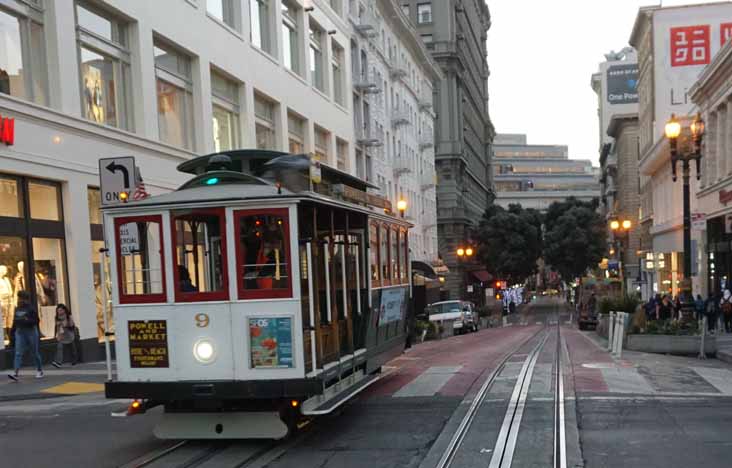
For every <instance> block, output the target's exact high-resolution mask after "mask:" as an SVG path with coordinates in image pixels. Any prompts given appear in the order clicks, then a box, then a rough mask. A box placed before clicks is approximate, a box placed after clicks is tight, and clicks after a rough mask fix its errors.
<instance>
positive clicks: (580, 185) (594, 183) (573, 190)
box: [493, 134, 600, 211]
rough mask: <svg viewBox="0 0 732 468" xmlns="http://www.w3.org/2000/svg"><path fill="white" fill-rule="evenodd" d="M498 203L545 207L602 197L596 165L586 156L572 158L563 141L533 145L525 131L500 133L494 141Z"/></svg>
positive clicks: (503, 205) (536, 207) (502, 204)
mask: <svg viewBox="0 0 732 468" xmlns="http://www.w3.org/2000/svg"><path fill="white" fill-rule="evenodd" d="M493 153H494V160H493V170H494V174H493V180H494V185H495V187H496V203H497V204H499V205H500V206H502V207H504V208H507V207H508V205H511V204H519V205H521V206H523V207H524V208H534V209H537V210H542V211H543V210H546V209H547V208H549V205H551V204H552V203H554V202H559V201H564V200H566V199H567V198H569V197H574V198H577V199H579V200H583V201H592V200H593V199H596V198H600V187H599V184H598V171H597V168H594V167H593V166H592V162H591V161H589V160H583V159H569V149H568V147H567V146H562V145H530V144H528V143H527V138H526V135H503V134H498V135H496V137H495V140H494V144H493Z"/></svg>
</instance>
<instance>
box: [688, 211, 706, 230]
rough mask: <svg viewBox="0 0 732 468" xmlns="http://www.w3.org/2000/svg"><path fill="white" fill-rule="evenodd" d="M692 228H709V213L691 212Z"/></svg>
mask: <svg viewBox="0 0 732 468" xmlns="http://www.w3.org/2000/svg"><path fill="white" fill-rule="evenodd" d="M691 228H692V229H694V230H697V231H706V230H707V215H706V214H705V213H692V214H691Z"/></svg>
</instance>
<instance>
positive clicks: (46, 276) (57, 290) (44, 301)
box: [32, 237, 68, 339]
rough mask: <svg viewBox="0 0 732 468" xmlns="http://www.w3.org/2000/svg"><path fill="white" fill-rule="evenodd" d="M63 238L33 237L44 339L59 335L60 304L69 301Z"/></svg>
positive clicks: (38, 305) (35, 273) (38, 298)
mask: <svg viewBox="0 0 732 468" xmlns="http://www.w3.org/2000/svg"><path fill="white" fill-rule="evenodd" d="M64 257H65V255H64V245H63V241H62V240H61V239H45V238H38V237H34V238H33V278H32V280H33V281H34V282H35V291H36V305H37V307H38V315H39V317H40V319H41V323H40V325H39V329H40V331H41V338H44V339H51V338H54V337H55V324H56V306H57V305H59V304H68V300H67V298H66V271H65V268H64V265H66V261H65V258H64Z"/></svg>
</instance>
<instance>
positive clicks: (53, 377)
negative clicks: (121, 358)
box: [0, 362, 115, 403]
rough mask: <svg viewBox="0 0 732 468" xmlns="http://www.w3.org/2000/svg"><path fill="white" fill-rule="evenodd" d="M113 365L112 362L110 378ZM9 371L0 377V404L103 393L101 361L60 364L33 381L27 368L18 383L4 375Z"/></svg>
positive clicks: (33, 375) (103, 368)
mask: <svg viewBox="0 0 732 468" xmlns="http://www.w3.org/2000/svg"><path fill="white" fill-rule="evenodd" d="M114 370H115V365H114V363H112V372H113V375H114ZM10 372H12V371H11V370H6V371H3V372H2V374H1V375H0V403H2V402H6V401H20V400H36V399H45V398H55V397H63V396H73V395H80V394H85V393H100V392H104V382H105V381H106V380H107V367H106V363H105V362H89V363H83V364H79V365H76V366H73V367H72V366H71V365H69V364H66V365H64V367H62V368H61V369H56V368H55V367H51V366H49V367H46V368H44V369H43V373H44V374H45V375H44V377H43V378H42V379H36V378H35V374H36V373H35V370H34V369H32V368H29V367H26V368H24V369H21V371H20V379H19V382H13V381H12V380H10V379H9V378H8V376H7V374H8V373H10Z"/></svg>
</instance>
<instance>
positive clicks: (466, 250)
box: [455, 246, 475, 299]
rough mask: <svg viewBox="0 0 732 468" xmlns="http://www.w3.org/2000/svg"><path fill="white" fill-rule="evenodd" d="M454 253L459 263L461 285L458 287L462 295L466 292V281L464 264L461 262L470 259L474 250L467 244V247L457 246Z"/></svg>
mask: <svg viewBox="0 0 732 468" xmlns="http://www.w3.org/2000/svg"><path fill="white" fill-rule="evenodd" d="M455 253H456V254H457V257H458V264H460V275H461V277H462V287H461V288H460V293H461V295H462V294H463V293H466V292H467V282H466V279H465V264H464V263H463V262H464V261H465V260H468V259H470V257H472V256H473V254H474V253H475V252H474V251H473V248H472V247H471V246H467V247H458V248H457V250H456V251H455ZM458 299H460V297H458Z"/></svg>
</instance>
